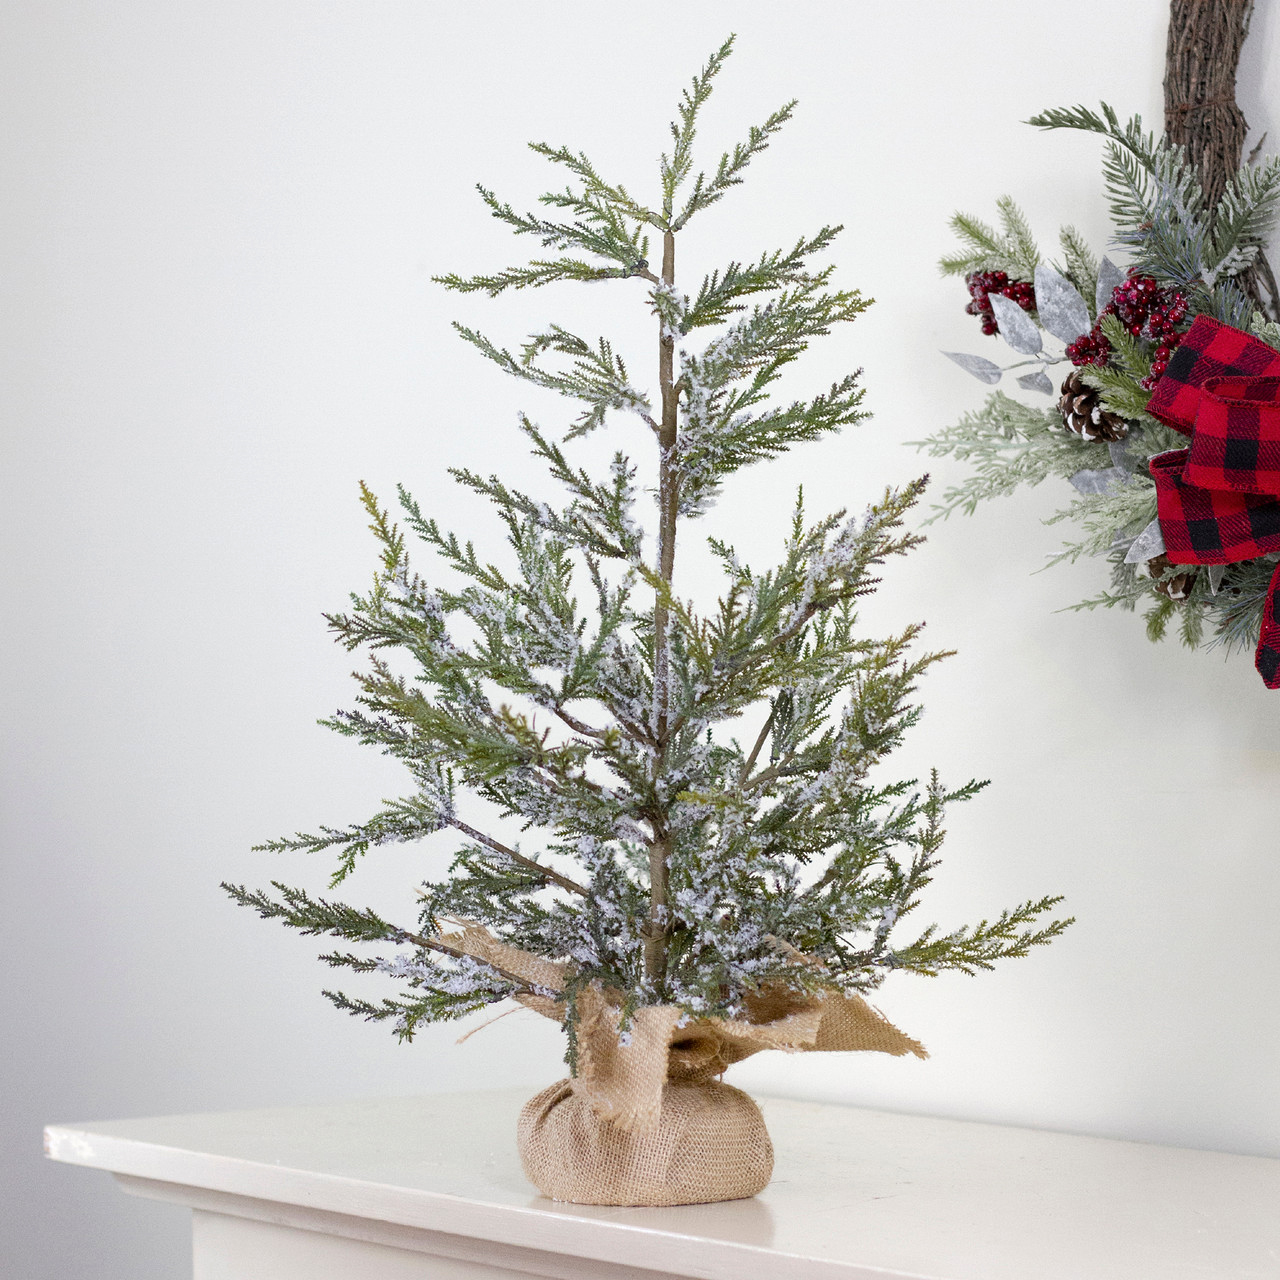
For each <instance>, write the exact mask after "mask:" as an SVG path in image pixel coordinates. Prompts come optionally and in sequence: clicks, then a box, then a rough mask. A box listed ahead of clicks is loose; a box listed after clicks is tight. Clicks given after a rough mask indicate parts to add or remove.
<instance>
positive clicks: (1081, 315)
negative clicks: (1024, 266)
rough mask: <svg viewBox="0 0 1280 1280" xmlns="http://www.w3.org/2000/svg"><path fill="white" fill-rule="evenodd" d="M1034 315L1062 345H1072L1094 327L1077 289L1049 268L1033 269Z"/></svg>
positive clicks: (1085, 303) (1087, 307)
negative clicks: (1036, 315)
mask: <svg viewBox="0 0 1280 1280" xmlns="http://www.w3.org/2000/svg"><path fill="white" fill-rule="evenodd" d="M1036 313H1037V314H1038V315H1039V317H1040V323H1041V325H1043V327H1044V328H1046V329H1048V330H1049V332H1050V333H1051V334H1053V336H1054V337H1055V338H1059V339H1061V340H1062V341H1063V342H1074V341H1075V340H1076V339H1077V338H1078V337H1079V336H1080V335H1081V334H1082V333H1088V332H1089V330H1090V329H1091V328H1092V327H1093V321H1092V320H1090V319H1089V304H1088V303H1087V302H1085V300H1084V298H1082V297H1081V296H1080V290H1079V289H1077V288H1076V287H1075V285H1073V284H1072V283H1071V281H1070V280H1068V279H1067V277H1066V276H1064V275H1061V274H1059V273H1058V272H1057V271H1055V270H1054V269H1053V268H1052V267H1045V266H1039V267H1037V268H1036Z"/></svg>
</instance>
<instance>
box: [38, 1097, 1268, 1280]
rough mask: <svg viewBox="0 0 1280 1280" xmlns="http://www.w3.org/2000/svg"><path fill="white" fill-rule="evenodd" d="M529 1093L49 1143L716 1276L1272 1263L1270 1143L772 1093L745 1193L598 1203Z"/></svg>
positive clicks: (1007, 1273) (185, 1124)
mask: <svg viewBox="0 0 1280 1280" xmlns="http://www.w3.org/2000/svg"><path fill="white" fill-rule="evenodd" d="M530 1092H532V1090H520V1091H516V1092H512V1091H502V1092H491V1093H468V1094H435V1095H429V1096H426V1097H415V1098H391V1099H382V1100H377V1101H368V1102H350V1103H342V1104H338V1105H329V1106H314V1107H292V1108H287V1109H278V1110H262V1111H239V1112H227V1113H221V1114H207V1115H188V1116H164V1117H158V1118H153V1119H144V1120H117V1121H109V1122H102V1123H97V1122H95V1123H91V1124H66V1125H54V1126H50V1128H49V1129H47V1130H46V1136H45V1141H46V1150H47V1152H48V1154H49V1155H50V1156H51V1157H52V1158H53V1159H55V1160H61V1161H65V1162H68V1163H71V1164H79V1165H85V1166H88V1167H90V1168H97V1169H105V1170H109V1171H111V1172H113V1173H116V1174H120V1175H124V1176H125V1178H126V1180H127V1179H144V1180H147V1181H148V1182H149V1183H162V1184H167V1185H168V1187H169V1188H170V1194H169V1196H168V1197H167V1198H172V1199H178V1200H182V1199H183V1198H184V1197H183V1193H182V1191H181V1189H182V1188H193V1189H198V1190H199V1191H201V1192H204V1193H225V1194H227V1195H229V1196H231V1197H240V1198H245V1203H251V1202H252V1203H262V1202H267V1203H269V1204H271V1205H275V1206H301V1207H303V1208H305V1209H306V1210H307V1211H310V1212H314V1211H322V1212H328V1213H332V1214H342V1215H348V1216H352V1217H355V1218H359V1219H364V1220H368V1221H371V1222H377V1223H389V1224H396V1225H397V1226H398V1227H400V1228H416V1229H420V1230H426V1231H432V1232H445V1233H450V1234H451V1235H454V1236H460V1237H467V1238H470V1239H478V1240H485V1241H492V1242H496V1243H497V1244H500V1245H504V1246H518V1247H522V1248H525V1249H536V1250H541V1251H548V1252H552V1253H555V1254H556V1255H559V1256H565V1257H571V1258H577V1259H582V1260H585V1261H587V1262H592V1261H594V1262H597V1263H601V1264H606V1266H607V1265H621V1266H626V1267H631V1268H640V1269H641V1270H646V1269H647V1270H650V1271H653V1272H658V1273H660V1274H674V1275H680V1276H693V1277H705V1278H707V1280H741V1278H742V1277H746V1276H760V1277H765V1276H767V1277H769V1278H770V1280H811V1278H812V1280H835V1278H838V1277H842V1278H844V1280H873V1278H875V1277H895V1278H897V1280H1192V1278H1193V1277H1194V1278H1195V1280H1243V1278H1245V1277H1248V1278H1249V1280H1254V1278H1266V1280H1280V1160H1268V1159H1261V1158H1258V1157H1249V1156H1232V1155H1225V1154H1220V1153H1215V1152H1205V1151H1190V1150H1183V1149H1179V1148H1171V1147H1159V1146H1150V1145H1145V1144H1141V1143H1131V1142H1114V1141H1108V1140H1105V1139H1100V1138H1087V1137H1077V1136H1072V1135H1068V1134H1060V1133H1046V1132H1040V1131H1035V1130H1028V1129H1014V1128H1006V1127H1001V1126H997V1125H986V1124H973V1123H967V1122H962V1121H954V1120H937V1119H930V1118H925V1117H919V1116H907V1115H896V1114H891V1113H887V1112H877V1111H866V1110H859V1109H855V1108H850V1107H838V1106H829V1105H825V1104H821V1103H806V1102H793V1101H785V1100H782V1099H764V1100H762V1104H761V1105H762V1107H763V1110H764V1113H765V1117H766V1119H767V1121H768V1124H769V1130H770V1132H771V1134H772V1135H773V1140H774V1146H775V1149H776V1153H777V1164H776V1169H775V1175H774V1180H773V1182H772V1184H771V1185H770V1186H769V1187H768V1189H767V1190H766V1191H765V1192H764V1194H763V1195H761V1196H760V1197H758V1198H757V1199H755V1200H740V1201H735V1202H732V1203H727V1204H716V1205H694V1206H688V1207H684V1208H678V1209H610V1208H593V1207H583V1206H577V1205H564V1204H557V1203H554V1202H552V1201H549V1200H546V1199H544V1198H542V1197H540V1196H539V1195H537V1194H536V1192H534V1190H533V1188H532V1187H530V1185H529V1184H528V1183H527V1182H526V1181H525V1180H524V1177H523V1176H522V1174H521V1172H520V1167H519V1162H518V1159H517V1156H516V1151H515V1120H516V1115H517V1113H518V1111H519V1108H520V1105H521V1103H522V1102H523V1101H524V1100H525V1097H526V1096H527V1094H528V1093H530ZM189 1202H190V1203H193V1204H194V1203H197V1202H198V1201H197V1199H196V1198H194V1193H193V1198H192V1199H191V1200H190V1201H189Z"/></svg>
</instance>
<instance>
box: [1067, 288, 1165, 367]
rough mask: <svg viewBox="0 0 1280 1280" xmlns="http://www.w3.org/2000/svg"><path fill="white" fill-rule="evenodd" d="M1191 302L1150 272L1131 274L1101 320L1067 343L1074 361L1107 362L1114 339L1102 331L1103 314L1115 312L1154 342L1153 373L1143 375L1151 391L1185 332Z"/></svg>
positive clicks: (1135, 331) (1134, 331) (1135, 332)
mask: <svg viewBox="0 0 1280 1280" xmlns="http://www.w3.org/2000/svg"><path fill="white" fill-rule="evenodd" d="M1187 310H1188V304H1187V299H1186V297H1185V295H1183V294H1181V293H1179V292H1178V291H1177V290H1176V289H1162V288H1161V287H1160V286H1159V285H1158V284H1157V283H1156V281H1155V280H1154V279H1153V278H1152V277H1151V276H1141V275H1136V274H1134V275H1130V276H1129V278H1128V279H1127V280H1125V281H1124V282H1123V283H1122V284H1118V285H1116V287H1115V289H1114V290H1113V291H1112V294H1111V301H1110V302H1109V303H1108V304H1107V305H1106V306H1105V307H1104V308H1103V309H1102V311H1101V312H1100V313H1099V315H1098V323H1097V324H1095V325H1094V326H1093V328H1092V329H1091V330H1090V331H1089V332H1088V333H1086V334H1082V335H1081V336H1080V337H1079V338H1077V339H1076V340H1075V341H1074V342H1073V343H1071V345H1070V346H1068V347H1067V358H1068V359H1069V360H1070V361H1071V363H1072V364H1074V365H1082V364H1094V365H1104V364H1106V363H1107V361H1108V360H1110V359H1111V343H1110V342H1109V341H1108V339H1107V335H1106V334H1105V333H1103V331H1102V317H1103V316H1108V315H1111V316H1115V317H1116V318H1117V319H1118V320H1119V321H1120V323H1121V324H1122V325H1124V327H1125V328H1126V329H1128V330H1129V332H1130V333H1131V334H1133V336H1134V337H1135V338H1143V339H1145V340H1146V341H1148V342H1153V343H1155V351H1154V352H1153V353H1152V360H1151V374H1150V376H1149V377H1146V378H1143V380H1142V385H1143V387H1144V388H1145V389H1146V390H1148V391H1150V390H1151V388H1152V387H1154V386H1155V385H1156V382H1157V380H1158V379H1159V377H1160V375H1161V374H1162V373H1163V372H1164V371H1165V369H1166V368H1167V367H1168V364H1169V356H1170V355H1171V354H1172V352H1173V349H1174V347H1176V346H1177V345H1178V342H1179V341H1180V339H1181V338H1182V335H1183V334H1184V333H1185V332H1186V320H1187Z"/></svg>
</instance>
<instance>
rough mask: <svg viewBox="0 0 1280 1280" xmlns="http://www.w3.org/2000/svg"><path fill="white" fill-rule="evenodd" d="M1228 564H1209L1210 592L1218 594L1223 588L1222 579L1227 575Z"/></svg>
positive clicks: (1212, 594) (1214, 594)
mask: <svg viewBox="0 0 1280 1280" xmlns="http://www.w3.org/2000/svg"><path fill="white" fill-rule="evenodd" d="M1226 573H1227V566H1226V565H1225V564H1211V565H1210V566H1209V594H1210V595H1211V596H1216V595H1217V594H1218V592H1219V591H1220V590H1221V588H1222V579H1223V578H1224V577H1225V576H1226Z"/></svg>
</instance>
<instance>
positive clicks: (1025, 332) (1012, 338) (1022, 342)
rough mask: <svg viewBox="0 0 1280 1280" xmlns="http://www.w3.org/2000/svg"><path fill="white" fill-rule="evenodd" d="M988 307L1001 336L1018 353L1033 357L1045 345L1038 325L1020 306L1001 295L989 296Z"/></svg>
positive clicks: (993, 294) (990, 294) (992, 294)
mask: <svg viewBox="0 0 1280 1280" xmlns="http://www.w3.org/2000/svg"><path fill="white" fill-rule="evenodd" d="M987 306H989V307H990V308H991V310H992V311H993V312H994V313H995V317H996V324H997V325H998V326H999V328H1000V336H1001V337H1002V338H1003V339H1004V340H1005V341H1006V342H1007V343H1008V344H1009V345H1010V346H1011V347H1012V348H1013V349H1014V350H1015V351H1017V352H1020V353H1021V354H1022V355H1024V356H1033V355H1035V354H1036V352H1037V351H1039V350H1040V348H1041V347H1042V346H1043V345H1044V344H1043V343H1042V342H1041V341H1040V330H1039V329H1037V328H1036V323H1035V321H1034V320H1032V318H1031V317H1030V316H1029V315H1027V313H1026V312H1025V311H1023V309H1022V308H1021V307H1020V306H1018V304H1017V303H1016V302H1014V301H1012V300H1011V299H1009V298H1006V297H1005V296H1004V295H1003V294H1000V293H989V294H988V295H987Z"/></svg>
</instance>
